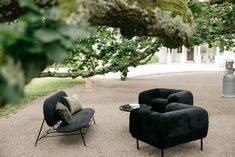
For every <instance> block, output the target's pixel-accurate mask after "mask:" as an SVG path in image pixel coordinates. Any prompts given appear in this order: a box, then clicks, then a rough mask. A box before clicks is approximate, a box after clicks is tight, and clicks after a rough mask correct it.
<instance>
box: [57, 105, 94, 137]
mask: <svg viewBox="0 0 235 157" xmlns="http://www.w3.org/2000/svg"><path fill="white" fill-rule="evenodd" d="M94 113H95V110H94V109H92V108H84V109H82V110H81V111H79V112H76V113H75V114H73V115H72V123H71V124H69V125H66V124H63V123H62V124H60V125H59V126H58V127H57V129H56V131H57V132H60V133H69V132H73V131H77V130H80V129H82V128H85V127H87V126H88V125H89V122H90V121H91V118H92V117H93V115H94Z"/></svg>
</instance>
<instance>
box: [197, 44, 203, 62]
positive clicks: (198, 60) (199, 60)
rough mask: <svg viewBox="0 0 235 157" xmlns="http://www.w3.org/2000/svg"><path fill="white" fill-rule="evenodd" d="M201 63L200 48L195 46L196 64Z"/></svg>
mask: <svg viewBox="0 0 235 157" xmlns="http://www.w3.org/2000/svg"><path fill="white" fill-rule="evenodd" d="M201 63H202V56H201V46H197V56H196V64H201Z"/></svg>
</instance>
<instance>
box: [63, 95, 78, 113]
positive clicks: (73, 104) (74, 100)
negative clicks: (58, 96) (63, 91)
mask: <svg viewBox="0 0 235 157" xmlns="http://www.w3.org/2000/svg"><path fill="white" fill-rule="evenodd" d="M64 98H65V100H66V102H67V105H68V109H69V110H70V112H71V114H73V113H75V112H78V111H80V110H82V105H81V103H80V102H79V101H78V96H77V95H72V96H67V97H64Z"/></svg>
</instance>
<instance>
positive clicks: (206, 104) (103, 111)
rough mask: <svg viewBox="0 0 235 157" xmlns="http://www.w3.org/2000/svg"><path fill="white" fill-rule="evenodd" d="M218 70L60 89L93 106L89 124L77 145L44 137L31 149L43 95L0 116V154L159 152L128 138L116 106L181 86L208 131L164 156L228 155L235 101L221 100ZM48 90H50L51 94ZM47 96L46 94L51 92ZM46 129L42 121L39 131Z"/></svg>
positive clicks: (234, 150)
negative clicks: (154, 90)
mask: <svg viewBox="0 0 235 157" xmlns="http://www.w3.org/2000/svg"><path fill="white" fill-rule="evenodd" d="M222 79H223V72H221V71H220V72H218V71H217V72H183V73H170V74H157V75H149V76H143V77H133V78H130V79H128V80H127V81H120V80H118V79H102V80H96V81H94V82H93V92H84V85H78V86H75V87H72V88H69V89H65V91H66V92H67V93H68V94H75V93H77V94H78V95H79V97H80V101H81V103H82V105H83V107H92V108H94V109H95V110H96V113H95V119H96V123H97V124H95V125H91V127H90V128H89V130H88V132H87V134H86V136H85V140H86V143H87V147H85V146H84V145H83V142H82V139H81V137H80V136H79V135H78V136H66V137H53V138H44V139H42V140H41V141H39V143H38V145H37V147H34V142H35V140H36V137H37V134H38V131H39V127H40V125H41V122H42V118H43V114H42V104H43V101H44V100H45V98H46V97H48V96H49V95H48V96H45V97H41V98H39V99H37V100H35V101H33V102H31V103H30V104H29V105H27V107H25V108H23V109H21V110H19V111H17V113H14V114H12V115H10V116H9V117H7V118H2V119H1V120H0V126H1V127H0V143H1V145H0V157H55V156H56V157H75V156H76V157H93V156H94V157H132V156H133V157H142V156H150V157H151V156H160V155H161V154H160V153H161V151H160V150H159V149H157V148H155V147H152V146H150V145H148V144H145V143H143V142H140V148H141V149H140V150H137V149H136V140H135V139H134V138H132V137H131V135H130V133H129V131H128V129H129V126H128V125H129V121H128V118H129V113H128V112H123V111H120V110H119V106H120V105H122V104H126V103H137V98H138V93H139V92H140V91H142V90H146V89H150V88H157V87H165V88H177V89H187V90H190V91H192V93H193V94H194V104H195V105H196V106H201V107H203V108H205V109H206V110H207V111H208V113H209V123H210V124H209V132H208V136H207V137H206V138H205V139H204V151H200V140H197V141H193V142H189V143H186V144H182V145H178V146H175V147H171V148H168V149H166V150H165V157H189V156H190V157H198V156H200V157H234V156H235V99H225V98H222V97H221V95H222ZM51 94H53V93H51ZM51 94H50V95H51ZM46 129H47V125H44V128H43V130H46Z"/></svg>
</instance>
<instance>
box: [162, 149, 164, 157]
mask: <svg viewBox="0 0 235 157" xmlns="http://www.w3.org/2000/svg"><path fill="white" fill-rule="evenodd" d="M162 157H164V149H162Z"/></svg>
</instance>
